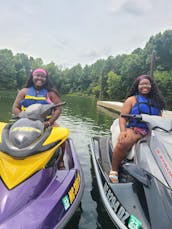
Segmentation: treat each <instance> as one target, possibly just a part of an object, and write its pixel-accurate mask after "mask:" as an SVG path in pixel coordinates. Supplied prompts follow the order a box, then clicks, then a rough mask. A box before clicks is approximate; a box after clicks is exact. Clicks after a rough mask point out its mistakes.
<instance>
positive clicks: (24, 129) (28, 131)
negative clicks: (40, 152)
mask: <svg viewBox="0 0 172 229" xmlns="http://www.w3.org/2000/svg"><path fill="white" fill-rule="evenodd" d="M39 124H40V123H37V122H36V121H31V120H30V121H29V122H26V121H25V120H19V121H17V122H16V123H15V124H14V125H13V126H12V127H11V129H10V131H9V139H10V142H11V143H12V145H13V146H15V147H17V148H18V149H22V148H25V147H28V146H29V145H31V144H33V143H34V142H35V141H37V139H38V138H39V137H40V136H41V135H42V133H43V127H42V125H39Z"/></svg>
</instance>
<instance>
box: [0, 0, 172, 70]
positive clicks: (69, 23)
mask: <svg viewBox="0 0 172 229" xmlns="http://www.w3.org/2000/svg"><path fill="white" fill-rule="evenodd" d="M0 7H1V13H0V49H4V48H7V49H10V50H12V51H13V54H16V53H25V54H26V55H28V56H32V57H34V58H38V57H40V58H42V60H43V61H44V63H45V64H47V63H49V62H51V61H53V62H54V63H55V64H57V65H61V66H63V67H72V66H74V65H76V64H78V63H81V64H82V66H85V65H86V64H88V65H89V64H92V63H94V62H96V60H98V59H100V58H105V59H106V58H107V57H108V56H114V57H115V56H116V55H118V54H123V53H130V52H132V51H133V50H134V49H136V48H139V47H140V48H144V46H145V44H146V42H147V41H148V40H149V38H150V37H151V36H152V35H156V34H157V33H159V32H164V31H165V30H167V29H172V0H4V1H3V0H0Z"/></svg>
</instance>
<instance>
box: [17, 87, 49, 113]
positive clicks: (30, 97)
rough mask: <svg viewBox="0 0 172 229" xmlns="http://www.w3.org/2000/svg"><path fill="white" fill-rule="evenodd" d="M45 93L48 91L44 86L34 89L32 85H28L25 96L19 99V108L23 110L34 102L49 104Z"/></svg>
mask: <svg viewBox="0 0 172 229" xmlns="http://www.w3.org/2000/svg"><path fill="white" fill-rule="evenodd" d="M47 93H48V91H47V90H46V89H44V88H43V89H41V90H36V89H35V88H34V87H29V88H28V90H27V94H26V95H25V98H24V99H23V100H22V101H20V106H21V110H22V111H24V110H25V109H26V108H27V107H29V106H30V105H32V104H36V103H40V104H49V102H48V101H47Z"/></svg>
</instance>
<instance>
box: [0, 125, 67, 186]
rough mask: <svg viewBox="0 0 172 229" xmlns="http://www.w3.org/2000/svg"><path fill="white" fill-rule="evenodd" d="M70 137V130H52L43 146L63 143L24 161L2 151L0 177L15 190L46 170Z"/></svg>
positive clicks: (58, 128) (0, 154) (0, 152)
mask: <svg viewBox="0 0 172 229" xmlns="http://www.w3.org/2000/svg"><path fill="white" fill-rule="evenodd" d="M4 126H5V125H4ZM0 128H1V125H0ZM2 129H3V128H1V129H0V131H2ZM1 133H2V132H1ZM1 133H0V135H1ZM68 135H69V130H68V129H66V128H62V127H54V128H53V129H52V133H51V134H50V136H49V137H48V138H47V140H46V141H45V142H44V144H43V145H48V144H50V143H53V142H56V141H58V140H61V141H60V142H59V143H58V144H57V145H55V146H54V147H53V148H51V149H48V150H46V151H44V152H42V153H38V154H35V155H32V156H29V157H26V158H24V159H17V158H13V157H11V156H10V155H8V154H5V153H3V152H2V151H0V176H1V178H2V180H3V182H4V183H5V184H6V186H7V187H8V189H12V188H14V187H15V186H16V185H18V184H20V183H21V182H23V181H24V180H26V179H27V178H29V177H30V176H31V175H32V174H34V173H35V172H37V171H39V170H40V169H42V168H45V166H46V164H47V162H48V161H49V160H50V158H51V157H52V155H53V154H54V152H55V151H56V150H57V148H58V147H59V146H60V145H61V144H62V143H63V142H64V141H65V140H66V139H67V137H68ZM0 137H1V136H0Z"/></svg>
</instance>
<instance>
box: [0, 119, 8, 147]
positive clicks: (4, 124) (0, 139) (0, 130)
mask: <svg viewBox="0 0 172 229" xmlns="http://www.w3.org/2000/svg"><path fill="white" fill-rule="evenodd" d="M6 125H7V123H5V122H0V143H1V142H2V138H1V135H2V129H3V128H4V127H5V126H6Z"/></svg>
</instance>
